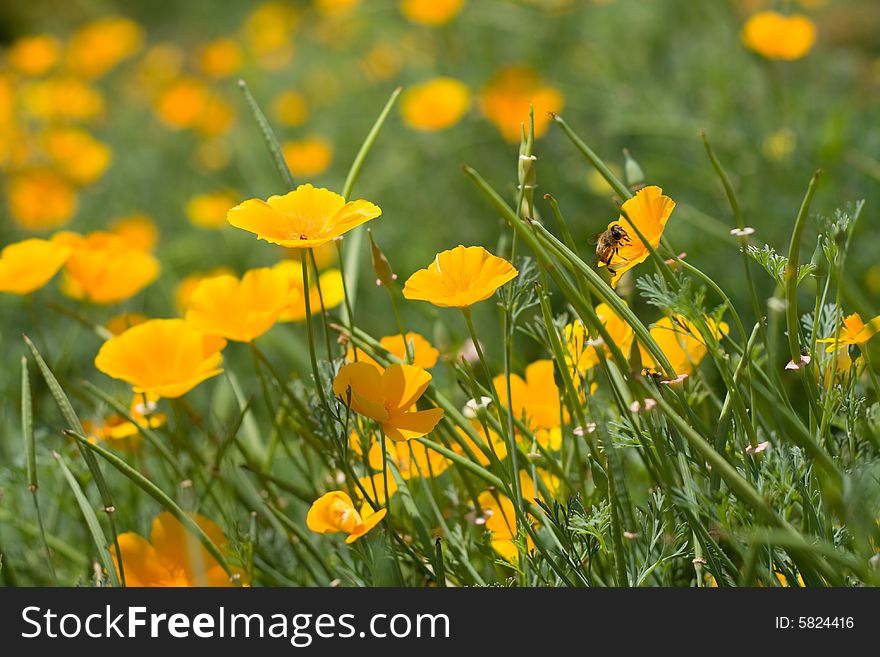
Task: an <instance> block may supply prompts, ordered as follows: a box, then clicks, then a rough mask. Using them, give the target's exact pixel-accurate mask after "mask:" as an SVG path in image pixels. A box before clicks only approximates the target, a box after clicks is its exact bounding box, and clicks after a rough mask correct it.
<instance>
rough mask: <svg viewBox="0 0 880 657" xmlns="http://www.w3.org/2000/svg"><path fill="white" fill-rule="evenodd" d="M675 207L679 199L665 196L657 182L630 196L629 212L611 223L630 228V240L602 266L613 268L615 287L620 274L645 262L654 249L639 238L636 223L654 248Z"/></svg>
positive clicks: (628, 236) (600, 265) (625, 209)
mask: <svg viewBox="0 0 880 657" xmlns="http://www.w3.org/2000/svg"><path fill="white" fill-rule="evenodd" d="M674 209H675V201H673V200H672V199H671V198H669V197H668V196H664V195H663V190H662V189H660V188H659V187H657V186H656V185H650V186H648V187H643V188H642V189H640V190H639V191H638V192H636V195H635V196H633V197H632V198H629V199H627V200H626V201H625V202H624V203H623V205H622V206H621V210H622V211H623V213H625V214H623V213H622V214H621V215H620V218H618V219H617V220H616V221H612V222H611V223H610V224H608V228H609V230H610V229H611V227H612V226H615V225H618V224H619V225H620V226H622V227H623V229H624V230H625V231H626V239H625V240H624V241H623V242H622V243H621V245H620V246H619V248H618V250H617V252H616V253H614V255H613V256H612V258H611V263H610V264H607V265H606V263H605V262H603V261H600V262H599V267H606V266H607V267H608V269H609V270H610V271H611V287H617V283H618V282H619V281H620V277H621V276H622V275H623V273H624V272H626V271H628V270H630V269H632V268H633V267H635V266H636V265H637V264H639V263H641V262H644V261H645V260H646V259H647V258H648V256H649V255H650V251H648V248H647V247H646V246H645V244H644V243H643V242H642V240H641V239H639V236H638V234H637V233H636V231H635V229H634V228H633V224H635V226H636V227H637V228H638V229H639V231H641V233H642V235H644V236H645V238H646V239H647V240H648V242H649V243H650V244H651V246H652V247H653V248H655V249H656V248H657V247H658V246H659V245H660V237H661V236H662V235H663V229H664V228H666V222H667V221H669V215H671V214H672V211H673V210H674Z"/></svg>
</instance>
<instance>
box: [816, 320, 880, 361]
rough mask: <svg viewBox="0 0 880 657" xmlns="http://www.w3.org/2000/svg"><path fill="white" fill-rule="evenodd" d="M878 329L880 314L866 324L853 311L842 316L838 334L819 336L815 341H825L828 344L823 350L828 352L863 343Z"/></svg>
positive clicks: (879, 329) (879, 327) (879, 326)
mask: <svg viewBox="0 0 880 657" xmlns="http://www.w3.org/2000/svg"><path fill="white" fill-rule="evenodd" d="M878 331H880V315H877V316H876V317H875V318H874V319H871V320H869V321H868V323H867V324H866V323H865V322H863V321H862V318H861V316H860V315H859V314H858V313H853V314H852V315H848V316H847V317H844V318H843V326H841V327H840V334H839V335H838V336H836V337H835V336H833V335H832V336H831V337H828V338H819V339H818V340H816V342H825V343H827V344H828V346H827V347H825V351H826V352H828V353H830V352H832V351H835V350H837V349H840V348H842V347H846V346H849V345H851V344H853V345H860V344H865V343H866V342H867V341H868V340H870V339H871V338H872V337H873V336H874V335H875V334H876V333H877V332H878Z"/></svg>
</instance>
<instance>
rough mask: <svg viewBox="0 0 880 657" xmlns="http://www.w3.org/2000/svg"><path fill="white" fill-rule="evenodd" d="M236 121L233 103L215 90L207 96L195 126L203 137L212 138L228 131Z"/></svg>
mask: <svg viewBox="0 0 880 657" xmlns="http://www.w3.org/2000/svg"><path fill="white" fill-rule="evenodd" d="M234 121H235V110H234V109H233V107H232V105H230V104H229V103H228V102H227V101H226V100H224V99H223V98H221V97H220V96H218V95H217V94H215V93H214V92H209V93H208V94H207V95H206V97H205V104H204V107H203V110H202V113H201V116H199V118H198V120H197V121H196V122H195V124H194V126H193V127H194V128H195V130H196V131H197V132H198V133H199V134H200V135H201V136H202V137H208V138H211V137H217V136H219V135H222V134H224V133H226V132H227V131H228V130H229V128H230V127H231V126H232V124H233V122H234Z"/></svg>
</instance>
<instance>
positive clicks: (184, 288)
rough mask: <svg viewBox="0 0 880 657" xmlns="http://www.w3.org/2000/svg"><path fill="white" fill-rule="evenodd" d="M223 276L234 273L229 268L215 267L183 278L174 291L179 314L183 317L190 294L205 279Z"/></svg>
mask: <svg viewBox="0 0 880 657" xmlns="http://www.w3.org/2000/svg"><path fill="white" fill-rule="evenodd" d="M224 274H229V275H232V276H234V275H235V272H233V271H232V270H231V269H230V268H229V267H215V268H214V269H212V270H210V271H206V272H196V273H195V274H190V275H189V276H187V277H185V278H184V279H183V280H182V281H180V283H178V284H177V287H176V288H175V289H174V304H175V305H176V306H177V310H178V311H179V312H180V314H182V315H185V314H186V311H187V308H189V300H190V299H191V298H192V293H193V292H194V291H195V289H196V288H197V287H198V286H199V283H201V282H202V281H203V280H205V279H206V278H214V277H216V276H222V275H224Z"/></svg>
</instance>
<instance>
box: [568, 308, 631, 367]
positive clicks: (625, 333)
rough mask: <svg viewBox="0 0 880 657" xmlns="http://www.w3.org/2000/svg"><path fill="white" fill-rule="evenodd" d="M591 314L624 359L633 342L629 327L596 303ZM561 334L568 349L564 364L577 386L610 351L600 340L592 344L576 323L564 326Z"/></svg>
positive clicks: (577, 320) (583, 330) (580, 322)
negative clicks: (563, 334)
mask: <svg viewBox="0 0 880 657" xmlns="http://www.w3.org/2000/svg"><path fill="white" fill-rule="evenodd" d="M595 311H596V315H597V316H598V317H599V319H600V320H601V322H602V325H603V326H604V327H605V330H606V331H607V332H608V335H609V337H610V338H611V340H612V341H613V342H614V344H616V345H617V347H618V349H620V351H621V353H623V355H624V357H625V358H628V357H629V351H630V348H631V347H632V342H633V330H632V326H630V325H629V324H627V323H626V322H625V321H623V319H621V317H620V316H619V315H618V314H617V313H615V312H614V311H613V310H612V309H611V307H610V306H609V305H608V304H606V303H600V304H599V305H598V306H596V308H595ZM564 333H565V341H566V344H567V345H568V353H567V354H566V363H567V364H568V366H569V368H570V369H571V372H572V375H573V378H574V380H575V382H576V383H577V382H578V381H579V380H580V379H582V378H583V377H584V375H585V374H586V372H587V370H589V369H590V368H591V367H593V366H595V365H597V364H598V363H599V358H605V357H606V356H607V355H610V353H611V349H610V348H609V346H608V345H607V344H604V342H603V341H602V338H601V336H597V337H596V339H595V340H594V341H591V340H590V335H589V332H588V331H587V329H586V327H585V326H584V324H583V322H582V321H581V320H579V319H576V320H574V321H573V322H570V323H568V324H566V325H565V329H564Z"/></svg>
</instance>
